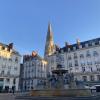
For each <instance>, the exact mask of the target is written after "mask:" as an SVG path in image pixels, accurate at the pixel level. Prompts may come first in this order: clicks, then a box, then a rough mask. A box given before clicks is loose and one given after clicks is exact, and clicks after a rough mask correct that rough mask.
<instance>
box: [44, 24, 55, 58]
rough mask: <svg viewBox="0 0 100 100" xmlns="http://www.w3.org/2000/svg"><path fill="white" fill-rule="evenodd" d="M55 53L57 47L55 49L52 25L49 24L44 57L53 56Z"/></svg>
mask: <svg viewBox="0 0 100 100" xmlns="http://www.w3.org/2000/svg"><path fill="white" fill-rule="evenodd" d="M54 51H55V47H54V41H53V32H52V28H51V24H50V23H49V24H48V31H47V37H46V44H45V54H44V56H48V55H52V54H53V53H54Z"/></svg>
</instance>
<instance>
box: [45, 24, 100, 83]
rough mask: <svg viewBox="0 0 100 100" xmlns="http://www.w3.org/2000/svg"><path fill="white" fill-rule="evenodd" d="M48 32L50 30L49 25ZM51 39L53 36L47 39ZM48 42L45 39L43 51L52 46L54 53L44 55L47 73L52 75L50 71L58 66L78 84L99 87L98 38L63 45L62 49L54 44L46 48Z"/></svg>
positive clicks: (99, 61) (99, 48)
mask: <svg viewBox="0 0 100 100" xmlns="http://www.w3.org/2000/svg"><path fill="white" fill-rule="evenodd" d="M49 30H51V26H50V25H49ZM52 33H53V32H52V31H49V32H47V34H52ZM48 36H50V35H48ZM51 37H52V41H53V34H52V36H50V37H49V38H51ZM50 41H51V39H48V38H47V39H46V47H45V48H46V50H45V51H47V50H48V49H49V48H51V47H52V45H54V48H53V49H54V50H53V51H54V52H51V53H45V57H44V58H45V59H46V60H47V62H48V65H47V66H48V70H47V73H49V74H52V73H51V72H52V70H54V69H56V66H57V65H58V64H60V65H62V67H63V68H64V69H67V70H68V72H69V73H73V74H74V78H75V80H77V81H78V82H80V83H81V82H82V83H84V84H85V85H97V84H99V85H100V38H96V39H91V40H88V41H84V42H80V41H79V40H77V41H76V43H75V44H69V43H65V46H64V47H63V48H60V47H59V46H57V45H55V44H54V42H52V43H53V44H52V45H51V44H48V46H47V42H48V43H50ZM48 47H49V48H48ZM47 48H48V49H47Z"/></svg>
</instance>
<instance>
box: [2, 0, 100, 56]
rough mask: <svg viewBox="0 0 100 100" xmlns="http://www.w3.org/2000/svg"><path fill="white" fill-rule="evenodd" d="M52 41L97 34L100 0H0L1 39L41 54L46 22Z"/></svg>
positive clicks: (99, 31) (99, 33)
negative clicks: (51, 34)
mask: <svg viewBox="0 0 100 100" xmlns="http://www.w3.org/2000/svg"><path fill="white" fill-rule="evenodd" d="M49 22H50V23H51V25H52V30H53V36H54V42H55V44H57V45H59V46H60V47H63V46H64V45H65V42H69V43H70V44H73V43H76V39H80V41H86V40H90V39H94V38H98V37H100V0H0V42H2V43H5V44H9V43H11V42H13V43H14V48H15V49H16V50H17V51H19V52H20V54H22V55H23V54H29V53H30V54H31V52H32V51H36V52H38V53H39V54H40V55H41V56H43V55H44V47H45V41H46V34H47V28H48V23H49Z"/></svg>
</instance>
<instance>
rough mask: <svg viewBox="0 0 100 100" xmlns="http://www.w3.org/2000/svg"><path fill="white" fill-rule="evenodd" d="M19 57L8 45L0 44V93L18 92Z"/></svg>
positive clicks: (11, 44) (10, 45)
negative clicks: (13, 90)
mask: <svg viewBox="0 0 100 100" xmlns="http://www.w3.org/2000/svg"><path fill="white" fill-rule="evenodd" d="M20 62H21V55H20V54H19V52H17V51H16V50H15V49H14V48H13V43H10V44H8V45H6V44H3V43H0V91H1V92H2V91H6V92H9V91H12V89H15V91H18V89H19V75H20Z"/></svg>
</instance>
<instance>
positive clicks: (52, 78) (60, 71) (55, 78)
mask: <svg viewBox="0 0 100 100" xmlns="http://www.w3.org/2000/svg"><path fill="white" fill-rule="evenodd" d="M65 83H66V84H67V88H65ZM90 95H91V92H90V90H88V89H85V88H81V89H80V88H78V86H77V85H76V81H75V80H74V74H73V73H68V70H65V69H64V68H63V67H62V66H61V65H59V64H58V65H57V68H56V69H55V70H52V75H48V78H47V82H46V86H45V88H44V89H42V90H33V91H32V92H31V96H71V97H72V96H90Z"/></svg>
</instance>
